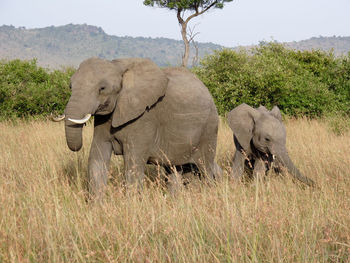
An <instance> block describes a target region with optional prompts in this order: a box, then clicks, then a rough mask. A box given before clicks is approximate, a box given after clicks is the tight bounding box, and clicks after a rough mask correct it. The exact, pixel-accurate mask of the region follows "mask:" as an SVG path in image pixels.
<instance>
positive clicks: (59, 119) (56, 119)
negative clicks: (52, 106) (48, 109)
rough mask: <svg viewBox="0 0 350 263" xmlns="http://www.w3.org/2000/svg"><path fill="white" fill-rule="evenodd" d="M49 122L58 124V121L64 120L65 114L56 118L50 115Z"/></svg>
mask: <svg viewBox="0 0 350 263" xmlns="http://www.w3.org/2000/svg"><path fill="white" fill-rule="evenodd" d="M50 117H51V120H52V121H55V122H59V121H63V120H64V119H65V118H66V115H65V114H62V115H59V116H57V117H54V116H53V115H52V113H51V116H50Z"/></svg>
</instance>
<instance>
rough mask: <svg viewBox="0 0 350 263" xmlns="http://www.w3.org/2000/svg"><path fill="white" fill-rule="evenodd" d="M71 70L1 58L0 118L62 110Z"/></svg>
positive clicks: (38, 114)
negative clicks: (53, 68)
mask: <svg viewBox="0 0 350 263" xmlns="http://www.w3.org/2000/svg"><path fill="white" fill-rule="evenodd" d="M73 72H74V70H73V69H71V68H69V69H65V70H54V71H49V70H47V69H44V68H42V67H39V66H38V65H37V62H36V60H31V61H22V60H18V59H17V60H12V61H0V119H12V118H16V117H21V118H27V117H33V116H35V117H37V116H47V115H48V114H50V113H51V112H55V113H61V112H63V110H64V107H65V105H66V103H67V101H68V99H69V96H70V89H69V82H70V77H71V76H72V74H73Z"/></svg>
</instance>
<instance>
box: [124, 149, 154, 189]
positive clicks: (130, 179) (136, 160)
mask: <svg viewBox="0 0 350 263" xmlns="http://www.w3.org/2000/svg"><path fill="white" fill-rule="evenodd" d="M125 148H126V149H124V153H123V156H124V176H125V180H126V186H127V188H130V189H131V188H135V189H137V190H138V191H141V190H142V189H143V181H144V178H145V166H146V163H147V159H148V156H147V154H146V153H145V152H142V151H140V150H138V149H137V148H136V147H135V148H134V147H132V148H131V147H128V146H127V147H125Z"/></svg>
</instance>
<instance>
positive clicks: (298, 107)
mask: <svg viewBox="0 0 350 263" xmlns="http://www.w3.org/2000/svg"><path fill="white" fill-rule="evenodd" d="M193 71H194V72H195V73H196V74H197V75H198V76H199V78H200V79H201V80H202V81H203V82H204V84H205V85H206V86H207V87H208V88H209V90H210V92H211V93H212V95H213V97H214V100H215V102H216V105H217V107H218V110H219V113H220V114H225V113H226V112H228V111H230V110H232V109H233V108H234V107H236V106H238V105H239V104H241V103H243V102H245V103H247V104H249V105H251V106H254V107H258V106H259V105H265V106H267V107H272V106H273V105H278V106H279V107H280V109H281V110H282V112H284V113H285V114H288V115H292V116H300V115H306V116H309V117H319V116H323V115H324V114H325V113H326V112H332V111H338V112H339V111H340V112H345V113H348V114H349V113H350V104H349V99H350V95H349V92H350V91H349V90H350V89H349V88H350V56H349V57H343V58H336V57H334V55H333V54H332V53H325V52H322V51H318V50H316V51H293V50H289V49H287V48H285V47H284V46H283V45H281V44H277V43H262V44H260V45H259V46H258V47H257V48H254V49H252V50H249V51H246V50H240V51H234V50H230V49H223V50H221V51H215V52H214V54H213V55H209V56H207V57H205V58H204V59H203V60H202V61H201V63H200V66H198V67H196V68H194V69H193Z"/></svg>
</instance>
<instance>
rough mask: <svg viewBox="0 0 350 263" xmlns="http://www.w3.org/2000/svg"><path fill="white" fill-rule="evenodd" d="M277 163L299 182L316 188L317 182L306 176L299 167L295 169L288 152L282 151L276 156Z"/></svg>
mask: <svg viewBox="0 0 350 263" xmlns="http://www.w3.org/2000/svg"><path fill="white" fill-rule="evenodd" d="M276 158H277V162H278V163H281V164H282V165H283V166H284V167H286V168H287V170H288V172H289V173H290V174H291V175H292V176H293V177H294V178H296V179H298V180H299V181H301V182H303V183H305V184H307V185H308V186H312V187H313V186H315V182H314V181H313V180H311V179H310V178H308V177H306V176H304V175H303V174H302V173H301V172H300V171H299V169H298V168H297V167H295V165H294V163H293V162H292V160H291V159H290V158H289V155H288V153H287V151H282V152H280V153H278V154H277V155H276Z"/></svg>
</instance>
